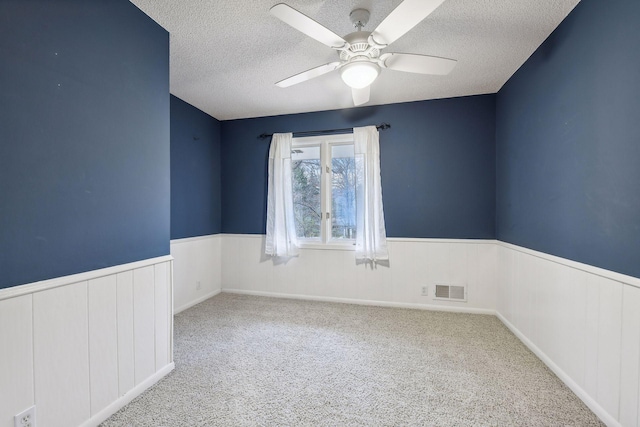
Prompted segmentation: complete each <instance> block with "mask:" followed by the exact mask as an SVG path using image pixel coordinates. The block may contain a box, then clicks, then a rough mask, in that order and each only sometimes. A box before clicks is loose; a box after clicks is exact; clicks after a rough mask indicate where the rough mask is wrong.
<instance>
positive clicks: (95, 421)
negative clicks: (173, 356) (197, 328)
mask: <svg viewBox="0 0 640 427" xmlns="http://www.w3.org/2000/svg"><path fill="white" fill-rule="evenodd" d="M174 368H175V364H174V363H173V362H171V363H169V364H168V365H167V366H165V367H164V368H162V369H160V370H159V371H158V372H156V373H155V374H153V375H152V376H150V377H149V378H147V379H146V380H144V381H142V382H141V383H140V384H138V385H137V386H135V387H134V388H132V389H131V390H130V391H129V392H128V393H126V394H125V395H124V396H121V397H120V398H119V399H118V400H116V401H114V402H113V403H111V404H110V405H109V406H107V407H106V408H104V409H103V410H102V411H100V412H98V413H97V414H96V415H94V416H93V417H91V418H89V419H88V420H87V421H85V422H84V423H82V424H81V425H80V427H97V426H99V425H100V423H102V422H104V421H106V420H107V419H108V418H109V417H110V416H112V415H113V414H115V413H116V412H118V411H119V410H120V409H122V408H124V407H125V406H126V405H128V404H129V403H130V402H131V401H132V400H133V399H135V398H136V397H138V396H140V395H141V394H142V393H144V392H145V391H146V390H147V389H149V388H150V387H151V386H153V385H154V384H155V383H157V382H158V381H160V380H161V379H162V378H164V377H165V376H166V375H167V374H169V372H171V371H173V370H174Z"/></svg>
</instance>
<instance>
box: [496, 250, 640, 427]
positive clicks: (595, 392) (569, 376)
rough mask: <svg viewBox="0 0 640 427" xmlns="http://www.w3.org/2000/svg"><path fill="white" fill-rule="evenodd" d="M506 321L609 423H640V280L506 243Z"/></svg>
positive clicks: (501, 264)
mask: <svg viewBox="0 0 640 427" xmlns="http://www.w3.org/2000/svg"><path fill="white" fill-rule="evenodd" d="M497 246H498V279H499V280H498V289H497V292H498V299H497V313H498V316H499V317H500V319H501V320H502V321H503V322H504V323H505V324H506V325H507V326H508V327H509V328H510V329H511V330H512V331H513V332H514V333H515V334H516V335H517V336H518V337H519V338H520V339H521V340H522V341H523V342H524V343H525V344H527V345H528V346H529V348H531V350H532V351H533V352H534V353H536V354H537V355H538V357H540V359H542V360H543V361H544V362H545V363H546V364H547V365H548V366H549V367H550V368H551V369H552V370H553V371H554V372H555V373H556V375H558V377H560V379H562V380H563V381H564V382H565V384H567V385H568V386H569V387H570V388H571V389H572V390H573V391H574V392H575V393H576V394H577V395H578V396H579V397H580V398H581V399H582V400H583V401H584V402H585V403H586V404H587V405H588V406H589V407H590V408H591V410H593V411H594V412H595V413H596V414H597V415H598V416H599V417H600V419H602V420H603V421H604V422H605V423H606V424H607V425H609V426H639V425H640V422H639V418H638V417H639V415H640V413H639V410H638V409H639V407H640V402H639V399H640V395H639V393H638V391H639V387H640V376H639V372H640V279H638V278H634V277H630V276H624V275H622V274H618V273H614V272H611V271H607V270H603V269H600V268H596V267H592V266H589V265H586V264H581V263H577V262H573V261H569V260H566V259H563V258H559V257H555V256H552V255H547V254H544V253H541V252H536V251H532V250H529V249H525V248H522V247H519V246H515V245H511V244H508V243H503V242H498V243H497Z"/></svg>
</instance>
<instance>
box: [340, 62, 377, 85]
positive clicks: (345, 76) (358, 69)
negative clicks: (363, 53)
mask: <svg viewBox="0 0 640 427" xmlns="http://www.w3.org/2000/svg"><path fill="white" fill-rule="evenodd" d="M378 74H380V67H379V66H378V64H374V63H373V62H369V61H357V62H352V63H350V64H347V65H345V66H344V67H342V68H341V69H340V76H341V77H342V80H344V82H345V83H346V84H347V85H348V86H350V87H352V88H354V89H362V88H365V87H367V86H369V85H370V84H371V83H373V81H374V80H375V79H376V78H377V77H378Z"/></svg>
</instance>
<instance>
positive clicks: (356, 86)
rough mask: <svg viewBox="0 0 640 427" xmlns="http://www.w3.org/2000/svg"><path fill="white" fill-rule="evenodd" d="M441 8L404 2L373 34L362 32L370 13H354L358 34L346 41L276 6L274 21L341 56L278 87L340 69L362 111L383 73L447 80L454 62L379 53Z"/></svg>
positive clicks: (423, 0)
mask: <svg viewBox="0 0 640 427" xmlns="http://www.w3.org/2000/svg"><path fill="white" fill-rule="evenodd" d="M443 2H444V0H404V1H403V2H402V3H400V4H399V5H398V7H396V8H395V9H394V10H393V11H392V12H391V13H390V14H389V15H388V16H387V17H386V18H385V19H384V20H383V21H382V22H381V23H380V25H378V27H377V28H376V29H375V30H373V31H372V32H368V31H362V28H363V27H364V26H365V25H366V24H367V22H368V21H369V11H368V10H366V9H355V10H353V11H352V12H351V14H350V15H349V17H350V19H351V22H352V23H353V25H354V26H355V27H356V31H355V32H353V33H351V34H347V35H346V36H344V37H340V36H339V35H337V34H336V33H334V32H333V31H331V30H330V29H328V28H327V27H325V26H323V25H321V24H319V23H318V22H316V21H314V20H313V19H311V18H309V17H308V16H306V15H304V14H302V13H300V12H298V11H297V10H295V9H294V8H292V7H291V6H288V5H286V4H284V3H279V4H276V5H275V6H273V7H272V8H271V9H270V10H269V11H270V12H271V14H272V15H274V16H276V17H277V18H279V19H280V20H282V21H284V22H285V23H286V24H289V25H290V26H292V27H293V28H295V29H296V30H298V31H301V32H302V33H304V34H306V35H307V36H309V37H311V38H313V39H315V40H317V41H319V42H320V43H323V44H325V45H327V46H329V47H330V48H332V49H335V50H337V51H338V52H339V53H340V60H339V61H335V62H330V63H329V64H324V65H321V66H319V67H315V68H312V69H310V70H307V71H304V72H302V73H299V74H296V75H293V76H291V77H289V78H286V79H284V80H281V81H279V82H278V83H276V85H277V86H279V87H289V86H292V85H294V84H297V83H301V82H304V81H307V80H310V79H313V78H315V77H319V76H321V75H323V74H326V73H328V72H330V71H333V70H338V69H339V70H340V75H341V77H342V80H344V82H345V83H346V84H347V85H348V86H350V87H351V93H352V96H353V103H354V105H362V104H365V103H367V102H368V101H369V94H370V85H371V83H373V81H374V80H375V79H376V78H377V77H378V74H380V70H381V69H382V68H388V69H390V70H396V71H405V72H409V73H419V74H439V75H445V74H449V73H450V72H451V70H452V69H453V67H454V66H455V65H456V62H457V61H455V60H453V59H447V58H440V57H437V56H428V55H417V54H410V53H392V52H389V53H381V51H382V50H383V49H385V48H386V47H387V46H389V45H390V44H391V43H393V42H394V41H396V40H397V39H399V38H400V37H402V36H403V35H404V34H405V33H407V32H408V31H409V30H410V29H412V28H413V27H415V26H416V25H417V24H418V23H419V22H420V21H422V20H423V19H424V18H426V17H427V16H428V15H429V14H430V13H431V12H433V11H434V10H435V9H436V8H437V7H438V6H440V5H441V4H442V3H443Z"/></svg>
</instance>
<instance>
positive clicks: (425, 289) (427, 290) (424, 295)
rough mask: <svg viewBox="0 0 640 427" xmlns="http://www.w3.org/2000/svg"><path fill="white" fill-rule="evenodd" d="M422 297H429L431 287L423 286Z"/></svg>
mask: <svg viewBox="0 0 640 427" xmlns="http://www.w3.org/2000/svg"><path fill="white" fill-rule="evenodd" d="M421 295H422V296H423V297H426V296H427V295H429V287H428V286H423V287H422V293H421Z"/></svg>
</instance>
